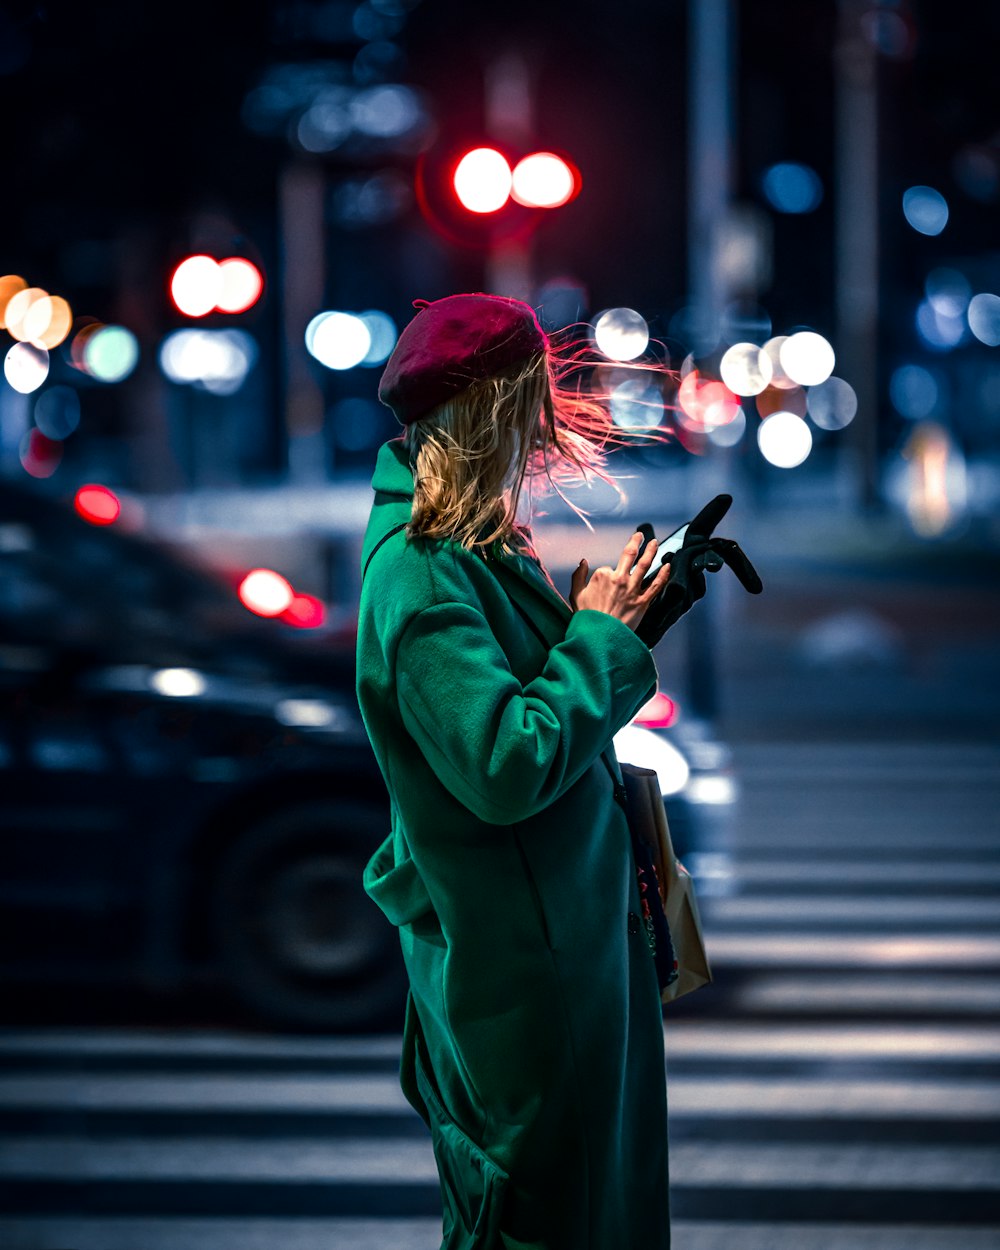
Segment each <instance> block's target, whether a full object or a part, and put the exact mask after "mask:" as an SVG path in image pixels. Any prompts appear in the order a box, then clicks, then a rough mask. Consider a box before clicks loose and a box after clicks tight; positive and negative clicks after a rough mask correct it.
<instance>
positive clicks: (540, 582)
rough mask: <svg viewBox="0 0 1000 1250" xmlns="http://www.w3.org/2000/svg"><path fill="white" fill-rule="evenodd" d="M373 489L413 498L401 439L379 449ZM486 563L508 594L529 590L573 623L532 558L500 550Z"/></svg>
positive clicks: (570, 611) (566, 606) (568, 609)
mask: <svg viewBox="0 0 1000 1250" xmlns="http://www.w3.org/2000/svg"><path fill="white" fill-rule="evenodd" d="M372 490H374V491H375V492H376V494H383V495H391V496H396V497H399V498H400V499H405V500H412V499H413V470H412V469H411V468H410V460H409V452H408V450H407V447H406V445H405V444H404V442H403V439H402V438H401V437H397V438H391V439H389V440H388V442H385V443H383V444H382V446H381V447H380V448H379V450H378V455H377V456H376V459H375V472H374V474H373V475H372ZM486 562H487V564H488V565H489V566H490V567H491V568H492V569H493V570H494V572H495V573H496V575H497V578H498V579H499V580H500V582H501V583H502V584H503V586H504V588H505V590H507V592H508V594H513V595H515V596H516V597H517V598H518V599H519V600H521V599H522V598H523V592H524V591H525V590H526V589H527V590H529V591H531V592H533V593H534V594H535V595H536V596H540V597H541V598H542V599H544V601H545V602H546V603H547V604H548V605H549V607H550V608H554V609H555V611H556V612H557V613H558V614H559V615H560V616H561V617H562V619H563V620H564V621H569V619H570V618H571V617H572V615H573V609H572V607H571V606H570V605H569V604H568V603H567V602H566V600H565V599H564V598H563V596H562V595H561V594H560V593H559V591H558V590H557V589H556V587H555V585H554V584H553V582H552V581H551V580H550V578H549V575H548V573H547V572H546V571H545V569H544V568H543V567H542V565H541V564H540V563H537V564H536V562H535V561H534V560H532V559H530V558H529V557H528V556H523V555H506V554H504V553H503V552H501V551H499V550H495V551H491V552H490V554H489V556H488V557H486Z"/></svg>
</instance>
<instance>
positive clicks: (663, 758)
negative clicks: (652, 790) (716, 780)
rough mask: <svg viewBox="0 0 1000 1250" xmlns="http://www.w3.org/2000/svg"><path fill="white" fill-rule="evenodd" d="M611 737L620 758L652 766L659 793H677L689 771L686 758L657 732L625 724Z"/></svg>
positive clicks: (631, 762)
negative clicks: (658, 784)
mask: <svg viewBox="0 0 1000 1250" xmlns="http://www.w3.org/2000/svg"><path fill="white" fill-rule="evenodd" d="M613 741H614V747H615V755H617V756H618V759H619V760H623V761H626V762H627V763H629V764H638V766H639V767H640V768H651V769H653V771H654V772H655V773H656V776H657V778H658V779H659V783H660V793H661V794H662V795H668V794H678V793H679V792H680V791H681V790H683V789H684V787H685V786H686V785H687V783H688V777H689V776H690V773H691V770H690V769H689V768H688V763H687V760H686V759H685V758H684V756H683V755H681V753H680V751H678V750H677V748H676V747H675V746H672V745H671V743H669V742H665V741H664V739H663V738H661V737H660V736H659V734H655V733H651V732H650V730H648V729H640V728H639V727H638V726H637V725H625V726H623V728H621V729H619V730H618V732H617V733H616V734H615V736H614V739H613Z"/></svg>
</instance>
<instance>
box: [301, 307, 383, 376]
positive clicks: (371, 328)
mask: <svg viewBox="0 0 1000 1250" xmlns="http://www.w3.org/2000/svg"><path fill="white" fill-rule="evenodd" d="M359 317H360V320H361V321H362V322H364V325H365V328H366V329H367V330H368V336H369V338H370V339H371V346H370V347H369V348H368V351H367V352H366V353H365V355H364V357H363V359H362V361H361V363H362V364H363V365H368V366H371V365H380V364H382V363H384V362H385V361H386V360H388V359H389V357H390V356H391V355H392V349H393V348H394V347H395V346H396V338H397V337H398V336H397V331H396V323H395V322H394V321H393V319H392V318H391V317H390V316H389V314H388V313H384V312H379V310H378V309H375V308H371V309H369V310H368V311H367V312H363V313H360V314H359ZM311 324H312V323H311V322H310V325H311Z"/></svg>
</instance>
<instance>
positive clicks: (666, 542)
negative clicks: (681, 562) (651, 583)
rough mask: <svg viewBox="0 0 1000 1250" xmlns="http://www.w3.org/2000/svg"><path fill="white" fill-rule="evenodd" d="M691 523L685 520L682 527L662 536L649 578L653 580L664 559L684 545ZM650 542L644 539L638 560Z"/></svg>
mask: <svg viewBox="0 0 1000 1250" xmlns="http://www.w3.org/2000/svg"><path fill="white" fill-rule="evenodd" d="M690 524H691V522H690V521H685V522H684V524H683V525H682V526H681V527H680V529H676V530H674V532H673V533H672V534H670V535H669V536H668V537H667V538H662V539H660V540H659V542H658V543H657V546H656V559H655V561H654V562H653V564H652V565H650V569H649V575H648V578H647V580H652V578H653V577H655V576H656V574H657V572H659V569H660V565H661V564H663V562H664V560H666V559H667V558H668V557H669V556H671V555H673V553H674V552H675V551H680V549H681V547H683V546H684V536H685V534H687V532H688V526H689V525H690ZM649 542H650V540H649V539H648V538H646V539H644V540H643V543H642V546H641V547H640V548H639V555H638V556H636V559H637V560H638V559H639V556H641V555H642V553H643V552H644V551H645V550H646V548H647V546H648V545H649Z"/></svg>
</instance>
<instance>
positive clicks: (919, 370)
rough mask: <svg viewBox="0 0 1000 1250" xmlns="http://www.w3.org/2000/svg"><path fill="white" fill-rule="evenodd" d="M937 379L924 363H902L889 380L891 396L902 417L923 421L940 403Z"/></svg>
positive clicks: (893, 404)
mask: <svg viewBox="0 0 1000 1250" xmlns="http://www.w3.org/2000/svg"><path fill="white" fill-rule="evenodd" d="M939 394H940V391H939V387H938V383H937V379H936V378H935V377H934V375H933V373H931V371H930V370H929V369H925V368H924V367H923V365H900V366H899V367H898V368H897V369H894V370H893V374H892V377H891V379H890V380H889V398H890V399H891V400H892V406H893V407H894V408H895V409H896V411H897V412H898V413H899V415H900V416H901V417H906V419H907V420H908V421H921V420H923V418H924V417H929V416H930V415H931V413H932V412H933V411H934V409H935V408H936V407H937V405H938V398H939Z"/></svg>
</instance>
